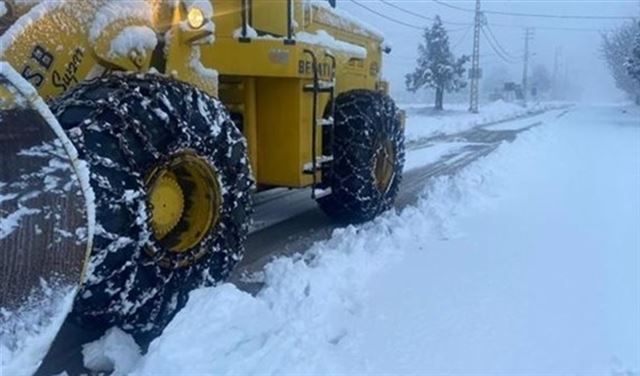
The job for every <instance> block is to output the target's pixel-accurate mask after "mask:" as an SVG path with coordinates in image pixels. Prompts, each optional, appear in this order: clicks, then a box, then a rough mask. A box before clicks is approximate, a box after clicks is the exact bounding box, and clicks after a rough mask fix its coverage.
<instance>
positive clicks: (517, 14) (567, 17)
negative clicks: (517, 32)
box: [485, 10, 634, 20]
mask: <svg viewBox="0 0 640 376" xmlns="http://www.w3.org/2000/svg"><path fill="white" fill-rule="evenodd" d="M485 13H490V14H498V15H501V16H515V17H537V18H556V19H557V18H560V19H573V20H629V19H634V17H632V16H592V15H562V14H540V13H518V12H501V11H497V10H487V11H485Z"/></svg>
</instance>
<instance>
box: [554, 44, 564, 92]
mask: <svg viewBox="0 0 640 376" xmlns="http://www.w3.org/2000/svg"><path fill="white" fill-rule="evenodd" d="M561 51H562V49H561V48H560V47H556V53H555V56H554V58H553V99H558V97H559V96H560V85H559V84H558V80H559V79H560V77H559V74H560V72H559V69H560V52H561Z"/></svg>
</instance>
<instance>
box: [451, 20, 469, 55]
mask: <svg viewBox="0 0 640 376" xmlns="http://www.w3.org/2000/svg"><path fill="white" fill-rule="evenodd" d="M472 28H473V25H469V27H467V30H466V31H465V32H464V34H462V37H460V39H458V41H457V42H455V43H454V44H453V45H451V49H452V50H455V49H456V47H458V46H459V45H460V44H461V43H462V42H464V41H465V40H466V39H467V35H469V32H470V31H471V29H472Z"/></svg>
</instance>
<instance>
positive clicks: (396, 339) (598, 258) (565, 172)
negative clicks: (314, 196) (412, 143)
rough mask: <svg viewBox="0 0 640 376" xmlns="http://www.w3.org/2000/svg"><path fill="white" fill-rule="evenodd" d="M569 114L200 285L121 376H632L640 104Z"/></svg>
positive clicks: (637, 297) (638, 296)
mask: <svg viewBox="0 0 640 376" xmlns="http://www.w3.org/2000/svg"><path fill="white" fill-rule="evenodd" d="M622 110H623V109H622V108H621V107H599V108H589V107H581V108H577V109H574V110H573V111H571V112H570V113H568V114H567V115H565V116H564V117H562V118H559V119H554V120H553V121H549V122H548V123H547V124H545V125H543V126H541V127H538V128H534V129H533V130H530V131H528V132H527V133H525V134H523V135H521V136H520V137H519V138H518V139H517V140H516V141H515V142H514V143H512V144H505V145H503V146H502V147H500V148H499V149H498V151H497V152H495V153H494V154H492V155H490V156H488V157H486V158H484V159H483V160H481V161H478V162H476V163H475V164H473V165H471V166H469V167H468V168H466V169H465V170H463V171H462V172H461V173H460V174H458V175H457V176H455V177H453V178H449V179H443V180H439V181H435V182H430V183H429V184H428V185H427V187H426V189H425V192H424V197H423V199H422V200H421V201H420V203H419V204H418V205H417V206H415V207H410V208H407V209H405V210H404V211H403V212H401V213H388V214H386V215H384V216H382V217H381V218H378V219H377V220H375V221H373V222H372V223H368V224H365V225H362V226H359V227H348V228H346V229H341V230H337V231H336V232H335V233H334V234H333V236H332V238H331V239H329V240H327V241H323V242H319V243H317V244H315V245H314V246H313V247H312V248H311V249H310V250H309V251H308V252H307V253H306V254H305V256H300V257H297V258H282V259H278V260H276V261H274V262H273V263H271V264H270V265H269V266H268V267H267V268H266V271H265V282H266V287H265V288H264V289H263V290H262V291H261V292H260V293H259V294H258V295H257V296H251V295H249V294H247V293H244V292H242V291H239V290H238V289H237V288H236V287H234V286H232V285H228V284H227V285H222V286H219V287H217V288H209V289H203V290H198V291H195V292H194V293H193V294H192V296H191V300H190V301H189V303H188V305H187V307H186V308H185V309H184V310H182V311H181V312H180V313H179V314H178V315H177V316H176V318H175V319H174V320H173V322H172V323H171V324H170V325H169V326H168V328H167V329H166V331H165V333H164V334H163V335H162V336H161V337H160V338H158V339H156V340H155V341H154V342H153V343H152V344H151V346H150V349H149V352H148V354H146V355H145V356H144V357H143V358H141V360H140V361H139V362H138V363H137V364H136V365H135V366H134V369H133V374H137V375H147V374H181V373H188V374H301V373H304V374H327V373H355V372H358V373H362V372H370V373H378V374H433V373H436V374H443V373H444V374H465V375H466V374H504V375H516V374H527V375H530V374H545V375H549V374H554V375H555V374H562V375H566V374H571V375H594V374H598V375H602V374H611V375H617V374H627V373H626V372H638V370H640V336H639V335H638V334H639V333H640V231H638V223H640V195H639V194H638V192H640V121H639V120H638V119H639V118H640V111H638V109H631V110H629V109H627V110H626V111H627V112H626V113H625V112H623V111H622Z"/></svg>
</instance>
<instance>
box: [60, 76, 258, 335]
mask: <svg viewBox="0 0 640 376" xmlns="http://www.w3.org/2000/svg"><path fill="white" fill-rule="evenodd" d="M51 107H52V110H53V112H54V114H55V115H56V116H57V118H58V120H59V121H60V123H61V124H62V126H63V127H64V129H65V130H66V132H67V133H68V135H69V137H70V138H71V140H72V141H73V143H74V144H75V146H76V148H77V149H78V152H79V154H80V157H81V158H82V159H84V160H85V161H86V162H87V163H88V164H89V166H90V171H91V174H90V182H91V186H92V188H93V191H94V193H95V211H96V223H97V226H96V233H95V239H94V245H93V250H92V253H91V256H90V260H89V262H88V265H87V268H86V278H85V282H84V284H83V286H82V287H81V290H80V292H79V294H78V296H77V298H76V301H75V303H74V311H73V314H74V315H76V316H77V317H78V318H79V319H80V320H81V321H82V322H85V323H89V324H98V325H101V326H104V325H117V326H120V327H121V328H123V329H124V330H127V331H129V332H132V333H134V334H139V335H151V336H153V335H156V334H158V333H159V332H160V331H161V330H162V329H163V328H164V327H165V326H166V324H167V323H168V322H169V320H171V318H172V317H173V315H174V314H175V312H177V310H178V309H180V308H181V307H182V306H184V304H185V303H186V300H187V297H188V293H189V291H191V290H193V289H195V288H198V287H201V286H210V285H213V284H215V283H216V282H219V281H221V280H224V279H225V278H226V277H227V276H228V274H229V272H230V271H231V270H232V268H233V266H234V265H235V264H236V263H237V262H238V261H239V260H240V259H241V257H242V254H243V252H244V241H245V239H246V236H247V233H248V228H249V215H250V211H251V195H250V189H251V187H252V184H253V183H252V180H251V173H250V170H249V162H248V158H247V154H246V149H247V147H246V142H245V140H244V138H243V136H242V134H241V133H240V132H239V131H238V130H237V128H236V127H235V126H234V124H233V122H232V121H231V120H230V118H229V115H228V113H227V111H226V109H225V108H224V107H223V105H222V104H221V103H220V102H219V101H217V100H216V99H213V98H211V97H209V96H208V95H206V94H205V93H203V92H202V91H200V90H198V89H196V88H193V87H191V86H189V85H186V84H184V83H180V82H177V81H175V80H172V79H169V78H166V77H163V76H160V75H139V74H138V75H134V74H115V75H111V76H108V77H105V78H100V79H97V80H93V81H89V82H86V83H83V84H81V85H79V86H77V87H76V88H74V89H73V90H71V91H70V92H68V93H67V94H65V95H64V96H62V97H61V98H59V99H57V100H56V101H55V102H54V103H52V106H51ZM185 150H189V151H190V152H195V153H196V154H197V155H198V156H199V157H202V158H204V159H205V160H206V162H207V163H208V164H209V165H210V167H212V168H213V169H214V170H215V171H216V172H217V180H218V184H219V185H220V187H221V188H222V189H221V192H222V199H221V203H220V210H219V221H218V222H217V224H216V225H215V226H212V227H211V229H210V231H209V232H208V233H207V234H206V235H205V236H204V237H203V238H202V240H201V241H200V242H199V243H198V244H197V245H196V246H195V247H193V248H192V249H189V250H188V251H186V252H184V253H179V254H178V253H175V252H170V251H169V250H168V249H167V247H164V246H163V245H162V244H160V242H158V241H157V240H156V238H155V236H154V234H153V232H152V227H151V219H150V204H149V197H147V196H148V195H147V191H146V189H145V175H147V174H148V173H149V171H150V169H152V168H154V166H158V165H162V164H163V163H164V162H165V161H166V160H167V158H169V157H170V156H172V155H176V153H180V152H183V151H185ZM149 250H153V252H149ZM195 255H198V259H197V260H196V256H195ZM161 260H162V261H163V262H160V261H161ZM167 260H169V262H168V264H167ZM181 263H182V264H181ZM185 263H186V264H187V266H184V264H185ZM180 265H182V266H180Z"/></svg>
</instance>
